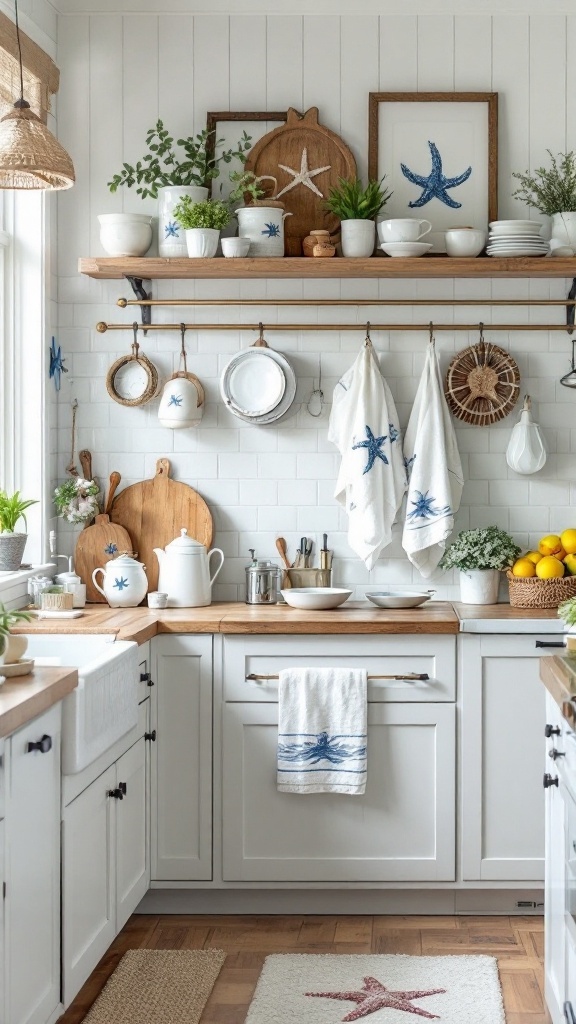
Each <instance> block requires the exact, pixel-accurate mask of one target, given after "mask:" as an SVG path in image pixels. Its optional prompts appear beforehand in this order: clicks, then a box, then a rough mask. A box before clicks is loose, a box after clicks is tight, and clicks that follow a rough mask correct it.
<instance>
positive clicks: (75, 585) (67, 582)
mask: <svg viewBox="0 0 576 1024" xmlns="http://www.w3.org/2000/svg"><path fill="white" fill-rule="evenodd" d="M56 558H63V559H64V560H65V561H67V562H68V572H61V573H58V575H57V576H56V577H55V579H54V582H55V584H56V585H57V586H59V587H64V590H65V591H66V593H68V594H72V595H73V601H72V607H73V608H83V607H84V605H85V604H86V584H85V583H82V580H81V579H80V577H79V576H78V574H77V573H75V572H74V568H73V566H74V561H73V558H72V555H56Z"/></svg>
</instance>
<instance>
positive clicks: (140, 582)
mask: <svg viewBox="0 0 576 1024" xmlns="http://www.w3.org/2000/svg"><path fill="white" fill-rule="evenodd" d="M144 569H145V566H144V565H143V564H142V562H138V561H137V560H136V559H135V558H131V556H130V555H120V558H112V559H111V560H110V561H109V562H106V565H105V566H104V568H103V569H102V568H100V567H99V568H98V569H94V572H93V573H92V582H93V584H94V586H95V587H96V590H99V591H100V593H101V594H102V596H103V597H104V598H106V600H107V601H108V604H109V605H110V607H111V608H136V607H137V606H138V605H139V604H140V601H142V599H143V598H144V597H145V596H146V591H147V590H148V578H147V576H146V573H145V572H144ZM99 572H101V573H102V576H103V580H102V584H103V585H102V586H100V585H99V584H98V583H97V582H96V576H97V575H98V573H99Z"/></svg>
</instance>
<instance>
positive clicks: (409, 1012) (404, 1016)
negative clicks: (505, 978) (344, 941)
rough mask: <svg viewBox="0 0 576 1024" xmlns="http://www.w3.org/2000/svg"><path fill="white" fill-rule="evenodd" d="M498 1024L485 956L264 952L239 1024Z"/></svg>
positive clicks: (501, 1018)
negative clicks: (421, 1023)
mask: <svg viewBox="0 0 576 1024" xmlns="http://www.w3.org/2000/svg"><path fill="white" fill-rule="evenodd" d="M414 1016H416V1017H418V1018H420V1019H422V1018H424V1019H427V1020H439V1021H441V1024H505V1015H504V1007H503V1005H502V994H501V991H500V982H499V978H498V967H497V963H496V960H495V959H494V957H491V956H404V955H399V954H398V955H394V954H374V955H370V956H358V955H354V956H348V955H346V954H332V953H329V954H307V953H295V954H293V953H287V954H286V953H281V954H277V955H275V956H268V957H266V960H265V962H264V967H263V970H262V974H261V975H260V979H259V981H258V985H257V987H256V992H255V994H254V998H253V1000H252V1003H251V1004H250V1009H249V1011H248V1016H247V1018H246V1024H279V1022H282V1024H339V1022H340V1021H351V1020H358V1019H360V1018H362V1017H367V1018H368V1022H372V1024H402V1021H406V1024H410V1021H411V1020H412V1021H413V1020H414Z"/></svg>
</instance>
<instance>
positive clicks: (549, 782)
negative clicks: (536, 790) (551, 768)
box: [544, 772, 558, 789]
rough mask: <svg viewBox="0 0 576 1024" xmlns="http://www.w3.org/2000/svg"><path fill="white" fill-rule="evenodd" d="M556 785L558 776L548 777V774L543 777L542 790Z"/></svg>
mask: <svg viewBox="0 0 576 1024" xmlns="http://www.w3.org/2000/svg"><path fill="white" fill-rule="evenodd" d="M557 785H558V776H557V775H554V776H552V775H550V774H549V773H548V772H546V774H545V775H544V789H550V786H557Z"/></svg>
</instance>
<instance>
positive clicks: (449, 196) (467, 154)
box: [368, 92, 498, 253]
mask: <svg viewBox="0 0 576 1024" xmlns="http://www.w3.org/2000/svg"><path fill="white" fill-rule="evenodd" d="M383 175H386V179H385V185H386V187H387V188H388V189H391V190H392V192H393V195H392V196H391V198H390V199H389V201H388V202H387V204H386V206H385V207H384V209H383V211H382V214H381V219H385V220H387V219H389V218H398V217H422V218H426V219H427V220H428V221H430V223H431V224H432V231H431V232H430V233H429V234H427V235H426V236H425V239H424V238H423V240H425V241H430V242H431V243H432V246H433V248H432V250H431V252H436V253H439V252H445V248H446V247H445V243H444V232H445V231H447V230H448V229H449V228H455V227H474V228H480V229H483V230H485V231H486V233H487V232H488V224H489V222H490V221H493V220H496V219H497V218H498V93H496V92H371V93H370V94H369V101H368V176H369V178H370V179H375V180H378V181H379V180H380V179H381V178H382V177H383Z"/></svg>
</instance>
